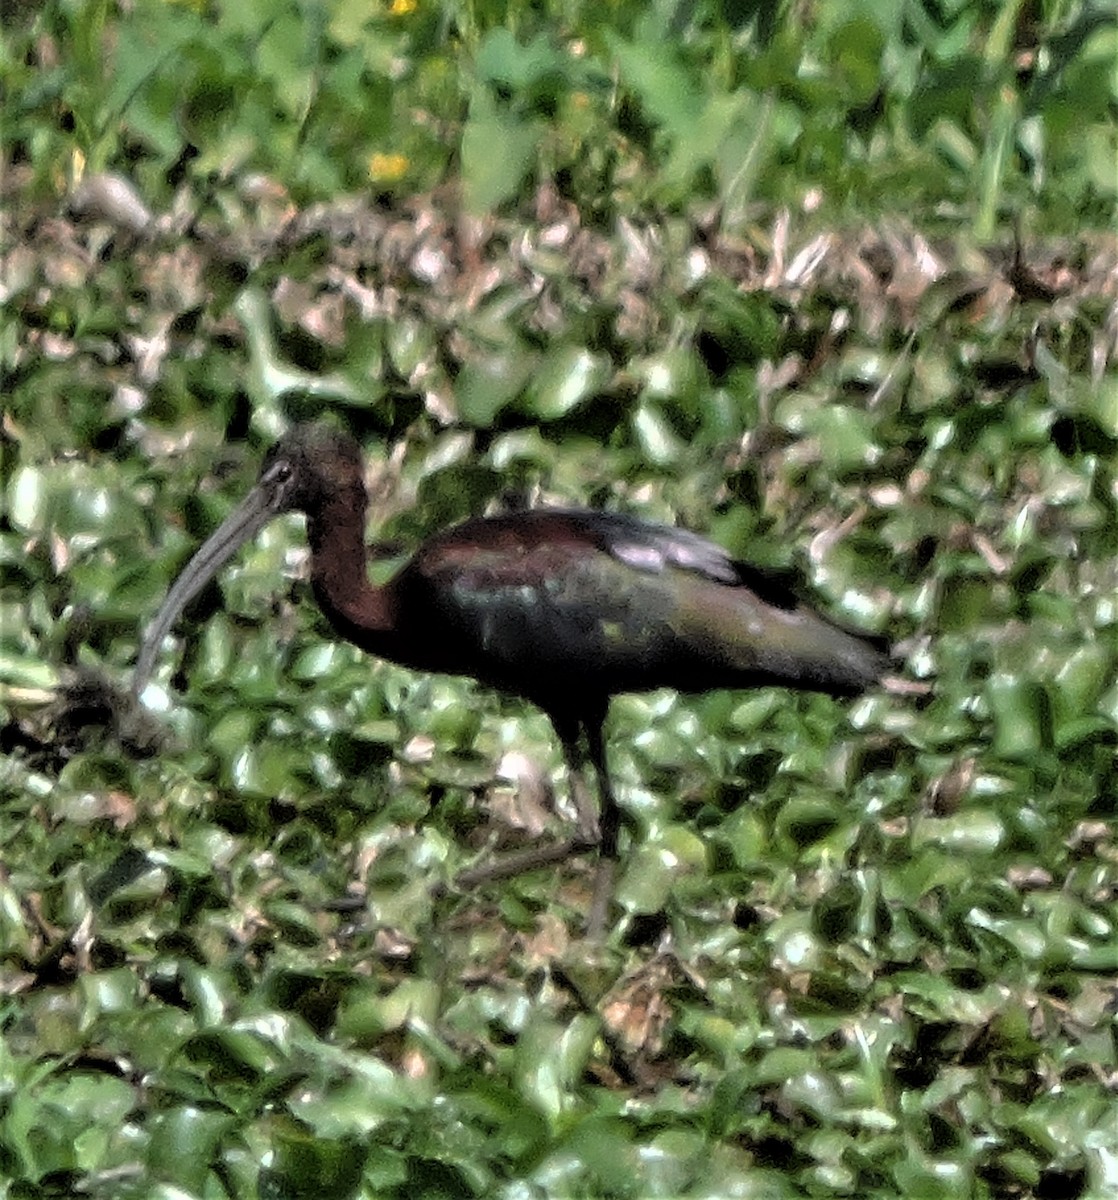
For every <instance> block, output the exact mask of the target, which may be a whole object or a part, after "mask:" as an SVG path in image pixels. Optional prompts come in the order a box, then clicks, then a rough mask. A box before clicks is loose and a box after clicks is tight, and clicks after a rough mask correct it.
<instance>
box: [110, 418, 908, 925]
mask: <svg viewBox="0 0 1118 1200" xmlns="http://www.w3.org/2000/svg"><path fill="white" fill-rule="evenodd" d="M292 511H300V512H302V513H303V514H304V515H305V518H306V534H307V540H308V542H309V545H310V576H311V587H312V591H313V594H314V597H315V600H316V601H317V603H318V606H319V608H320V609H321V611H322V612H323V614H324V615H325V617H326V619H327V620H328V622H329V623H330V625H331V626H332V627H333V629H334V630H335V631H336V633H337V634H338V635H340V636H341V637H342V638H344V639H346V640H347V641H349V642H352V643H353V644H354V645H356V646H358V647H360V648H361V649H362V650H364V651H367V652H368V653H370V654H372V655H375V656H376V657H378V658H381V659H387V660H390V661H392V662H395V663H398V664H400V665H402V666H405V667H409V668H412V669H414V670H417V671H424V672H432V673H442V674H452V675H464V676H471V677H473V678H474V679H476V680H478V681H479V682H481V683H482V684H485V685H488V686H489V687H492V688H495V689H497V690H499V691H502V692H505V693H511V694H513V695H516V696H520V697H522V698H524V699H526V700H528V701H530V702H531V703H533V704H535V705H536V706H538V707H539V708H540V709H542V710H543V712H544V713H545V714H546V715H547V716H548V717H549V718H550V721H551V724H552V726H553V727H554V729H555V732H556V734H557V736H558V739H559V742H560V745H561V747H562V751H563V757H564V760H565V763H566V766H567V769H568V776H569V779H570V783H571V792H572V797H573V799H574V802H575V808H576V812H577V816H578V819H577V833H576V834H575V836H573V837H571V838H568V839H566V840H564V841H562V842H558V843H556V844H555V845H554V846H552V847H541V848H539V849H538V850H536V851H532V850H529V851H525V852H521V853H520V854H518V855H511V856H506V859H505V860H504V861H503V862H500V863H495V864H493V865H492V866H491V867H487V868H479V869H476V870H474V871H470V872H464V873H463V874H462V875H460V876H459V877H458V880H459V882H460V883H463V884H465V885H466V886H472V885H474V884H476V883H479V882H482V881H484V880H488V879H493V878H500V877H503V876H507V875H509V874H513V873H515V872H516V871H518V870H520V869H524V868H525V867H530V866H536V865H543V864H545V863H548V862H557V861H561V860H562V859H563V858H564V857H568V856H570V855H571V854H572V853H576V852H582V851H585V850H590V849H596V850H597V852H598V862H599V866H598V871H597V875H596V880H595V885H594V891H593V898H592V900H591V905H590V910H589V914H588V918H587V928H588V930H589V931H590V932H592V933H594V934H595V935H600V934H601V932H602V929H603V927H604V924H605V921H606V913H607V910H608V905H609V903H610V896H611V894H612V878H613V871H614V864H615V863H616V862H617V861H618V859H619V849H620V847H619V842H620V831H621V825H622V815H623V814H622V810H621V808H620V807H619V805H618V803H617V799H616V796H615V794H614V791H613V787H612V784H611V781H610V775H609V770H608V766H607V760H606V748H605V737H604V726H605V721H606V715H607V712H608V709H609V705H610V701H611V699H612V698H613V697H614V696H615V695H617V694H619V693H623V692H643V691H649V690H652V689H656V688H663V687H667V688H674V689H676V690H678V691H680V692H683V693H701V692H706V691H710V690H713V689H721V688H754V687H761V686H779V687H786V688H793V689H799V690H804V691H811V692H821V693H825V694H828V695H830V696H834V697H852V696H856V695H858V694H860V693H862V692H864V691H866V690H867V689H869V688H872V687H873V686H875V685H876V684H878V683H880V682H881V681H882V680H883V678H884V677H885V675H886V672H887V670H888V667H889V663H890V655H889V650H888V646H887V644H886V642H885V641H884V639H882V638H880V637H876V636H871V635H868V634H863V633H860V632H856V631H853V630H850V629H847V628H845V627H843V626H842V625H841V624H839V623H838V622H836V621H833V620H831V619H829V618H828V617H826V616H824V615H823V614H821V613H820V612H818V611H816V610H815V609H814V608H813V607H812V606H811V605H810V604H809V603H808V602H807V601H805V600H804V599H803V598H802V597H801V595H800V594H799V592H798V590H797V589H796V588H795V587H794V586H792V585H790V583H789V580H788V577H787V575H786V573H784V572H774V571H772V570H769V569H767V568H760V567H757V566H751V565H749V564H748V563H745V562H740V561H738V560H737V559H735V558H733V557H732V556H731V555H730V554H729V553H727V551H726V550H724V549H723V548H722V547H721V546H719V545H717V544H716V543H714V542H712V541H709V540H707V539H706V538H703V537H701V536H699V535H697V534H695V533H692V532H690V531H688V530H685V529H680V528H675V527H672V526H667V525H660V524H653V523H651V522H648V521H645V520H642V519H640V518H638V517H635V516H632V515H628V514H625V513H620V512H609V511H603V510H597V509H578V508H536V509H525V510H521V511H515V512H507V513H502V514H496V515H491V516H480V517H474V518H470V519H467V520H466V521H464V522H462V523H461V524H458V525H455V526H452V527H451V528H449V529H446V530H443V531H441V532H439V533H436V534H434V535H433V536H431V537H429V538H428V539H426V540H425V541H424V542H423V543H422V544H421V545H420V546H419V547H418V548H417V549H416V550H415V551H414V553H413V554H412V556H411V558H410V559H409V560H408V561H407V562H406V563H405V564H404V565H403V566H402V567H400V568H399V570H397V571H396V573H395V574H394V575H392V576H391V578H389V579H388V580H387V582H385V583H382V584H379V585H376V584H373V583H372V582H371V581H370V579H369V575H368V567H369V565H370V562H371V561H374V560H375V558H376V554H375V552H373V551H370V549H369V548H367V546H366V542H365V523H366V516H367V512H368V494H367V491H366V487H365V466H364V460H363V456H362V452H361V448H360V447H359V445H358V444H357V442H356V441H355V440H354V438H353V437H352V436H350V435H349V434H348V433H346V432H344V431H343V430H341V429H340V428H338V427H336V426H335V425H333V424H332V423H330V422H327V421H323V420H319V421H315V422H309V423H301V424H297V425H294V426H292V427H291V428H290V429H289V430H288V432H287V433H285V434H284V435H282V436H281V437H280V438H279V440H277V441H276V442H275V443H274V444H273V445H272V446H271V448H270V449H269V450H268V451H267V453H266V455H265V457H264V460H263V464H262V466H261V469H260V473H259V477H258V479H257V482H256V484H255V486H254V487H253V488H252V489H251V491H250V492H249V493H248V495H247V496H246V497H245V498H244V500H243V501H242V502H241V503H240V504H239V505H238V506H237V507H236V508H235V509H234V510H233V512H232V513H231V514H230V515H229V516H228V517H227V518H226V520H225V521H224V522H222V524H221V525H220V527H219V528H218V529H217V530H216V531H215V532H214V533H213V534H212V535H211V536H210V537H209V538H208V539H206V541H205V542H204V543H203V544H202V546H201V547H200V548H199V549H198V550H197V552H196V553H195V554H194V555H193V557H192V558H191V559H190V560H189V562H188V563H187V565H186V566H185V567H184V568H183V570H182V571H181V572H180V574H179V575H178V577H177V578H176V579H175V581H174V582H173V584H172V586H171V587H170V589H169V591H168V592H167V595H166V597H165V599H164V601H163V604H162V605H161V607H160V608H159V610H158V613H157V614H156V616H155V618H154V620H153V621H152V622H151V624H150V626H149V627H148V629H147V632H146V634H145V636H144V637H143V639H142V642H141V646H140V650H139V653H138V656H137V661H136V666H135V671H134V675H133V682H132V693H133V696H134V697H136V698H137V699H138V698H139V697H140V696H141V694H142V693H143V691H144V690H145V688H146V686H147V684H148V682H149V680H150V678H151V675H152V672H153V670H154V667H155V664H156V661H157V658H158V655H159V651H160V648H161V646H162V643H163V640H164V638H165V637H166V635H167V634H168V633H169V632H170V631H171V629H172V628H173V626H174V623H175V621H176V620H177V618H178V616H179V614H180V613H181V612H182V610H183V609H184V608H185V606H186V605H187V604H188V603H189V602H190V600H191V599H192V598H193V597H194V596H195V595H197V593H198V592H199V591H200V590H201V589H202V588H203V587H204V586H205V585H206V584H207V583H208V582H209V581H210V580H211V579H212V578H213V577H214V576H215V575H216V574H217V572H218V571H219V570H220V569H221V567H222V566H223V565H224V564H225V563H226V562H227V561H228V560H229V559H230V558H231V557H232V556H233V555H234V554H235V553H236V551H237V550H238V549H239V548H240V547H241V546H243V545H244V544H245V543H246V542H248V541H250V540H251V539H252V538H253V537H255V535H256V534H257V533H258V532H259V531H260V530H261V529H262V528H263V527H264V526H265V525H266V524H267V523H268V522H269V521H271V520H272V519H273V518H274V517H277V516H279V515H280V514H282V513H287V512H292ZM587 764H589V765H590V766H591V767H592V768H593V770H594V773H595V776H596V783H597V791H598V811H597V815H596V817H595V814H594V812H593V809H592V807H591V806H590V804H589V801H588V799H587V795H586V783H585V777H584V773H585V770H586V767H587Z"/></svg>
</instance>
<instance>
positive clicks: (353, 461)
mask: <svg viewBox="0 0 1118 1200" xmlns="http://www.w3.org/2000/svg"><path fill="white" fill-rule="evenodd" d="M336 499H345V500H348V501H349V502H351V503H353V504H358V505H360V506H363V505H364V503H365V483H364V467H363V464H362V461H361V451H360V449H359V448H358V446H357V443H356V442H355V441H354V440H353V439H352V438H351V437H350V436H349V435H348V434H345V433H342V432H341V431H340V430H337V429H335V428H333V427H332V426H330V425H327V424H324V423H321V422H316V423H313V424H306V425H296V426H295V427H294V428H292V429H291V430H290V431H289V432H288V433H286V434H284V436H283V437H281V438H280V439H279V441H278V442H276V443H275V445H273V446H272V448H271V449H270V450H269V451H268V453H267V455H266V456H265V458H264V463H263V466H262V467H261V468H260V475H259V477H258V478H257V480H256V484H255V485H254V486H253V488H252V490H251V491H250V492H249V494H248V495H247V496H246V497H245V498H244V499H243V500H242V501H241V503H240V504H238V505H237V507H236V508H235V509H234V510H233V511H232V512H231V513H230V514H229V516H228V517H226V518H225V520H224V521H223V522H222V523H221V525H219V526H218V528H217V529H216V530H215V531H214V532H213V533H212V534H211V535H210V536H209V537H208V538H207V539H206V541H205V542H203V543H202V545H201V547H199V549H198V550H197V551H196V553H195V554H194V557H193V558H191V560H190V561H189V562H188V563H187V564H186V566H185V567H184V568H183V569H182V571H181V572H180V574H179V576H178V578H177V579H176V580H175V582H174V583H173V584H172V585H171V588H170V590H169V591H168V593H167V597H166V599H165V600H164V601H163V605H162V607H161V608H160V610H159V612H158V613H157V614H156V617H155V620H154V621H152V623H151V626H150V627H149V629H148V631H147V634H146V635H145V637H144V640H143V643H142V645H141V646H140V654H139V657H138V658H137V660H136V671H135V674H134V676H133V679H132V693H133V695H135V696H139V695H140V693H141V692H142V691H143V690H144V688H145V687H146V686H147V682H148V679H149V678H150V677H151V672H152V668H153V667H154V666H155V658H156V655H157V654H158V652H159V647H160V644H161V643H162V641H163V638H164V637H165V636H166V635H167V633H168V631H169V630H170V628H171V626H172V625H173V624H174V623H175V621H176V620H177V619H178V616H179V614H180V613H181V612H182V610H183V609H184V608H185V607H186V606H187V605H188V604H189V603H190V601H191V600H193V599H194V597H195V596H196V595H197V594H198V593H199V592H200V591H201V590H202V588H204V587H205V586H206V584H207V583H209V581H210V580H211V579H212V578H213V577H214V576H215V575H216V574H217V572H218V571H219V570H220V569H221V568H222V567H223V566H224V565H225V563H226V562H228V560H229V559H230V558H232V556H233V555H234V554H235V553H236V552H237V551H238V550H239V549H240V548H241V547H242V546H243V545H244V544H245V543H246V542H248V541H251V540H252V538H254V537H255V536H256V535H257V533H259V532H260V530H261V529H263V528H264V526H265V525H267V524H268V522H269V521H271V520H272V519H273V518H274V517H278V516H279V515H280V514H281V513H285V512H296V511H298V512H305V513H308V514H310V515H312V516H313V515H314V514H316V513H318V512H320V511H321V510H322V509H323V507H324V506H325V505H326V503H327V502H328V501H330V500H336Z"/></svg>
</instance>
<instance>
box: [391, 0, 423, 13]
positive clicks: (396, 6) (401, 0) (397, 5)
mask: <svg viewBox="0 0 1118 1200" xmlns="http://www.w3.org/2000/svg"><path fill="white" fill-rule="evenodd" d="M418 7H419V0H392V3H391V4H390V5H389V6H388V11H389V12H390V13H391V14H392V15H393V16H394V17H406V16H407V15H408V13H413V12H415V10H416V9H417V8H418Z"/></svg>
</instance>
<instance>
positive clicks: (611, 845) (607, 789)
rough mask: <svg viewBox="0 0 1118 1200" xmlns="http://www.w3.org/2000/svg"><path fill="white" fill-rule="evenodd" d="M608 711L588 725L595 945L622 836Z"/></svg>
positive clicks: (591, 932)
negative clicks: (593, 793) (593, 782)
mask: <svg viewBox="0 0 1118 1200" xmlns="http://www.w3.org/2000/svg"><path fill="white" fill-rule="evenodd" d="M605 716H606V713H605V708H603V709H602V710H601V712H600V713H599V714H598V715H597V718H596V719H589V720H587V721H586V722H585V724H584V726H583V727H584V728H585V730H586V741H587V746H588V748H589V751H590V761H591V762H592V763H593V764H594V772H595V774H596V775H597V777H598V802H599V814H598V833H599V835H600V840H599V842H598V867H597V870H596V871H595V873H594V894H593V897H592V899H591V901H590V912H589V914H588V916H587V918H586V933H587V936H588V937H589V938H590V939H591V940H592V941H600V940H601V939H602V937H603V936H604V935H605V931H606V922H607V920H608V918H609V905H610V901H611V900H612V899H613V883H614V875H615V874H616V867H617V858H618V835H619V834H620V832H621V809H620V808H618V806H617V799H616V797H615V796H614V794H613V786H612V784H611V783H610V780H609V771H608V769H607V767H606V746H605V739H604V738H603V736H602V723H603V722H604V720H605Z"/></svg>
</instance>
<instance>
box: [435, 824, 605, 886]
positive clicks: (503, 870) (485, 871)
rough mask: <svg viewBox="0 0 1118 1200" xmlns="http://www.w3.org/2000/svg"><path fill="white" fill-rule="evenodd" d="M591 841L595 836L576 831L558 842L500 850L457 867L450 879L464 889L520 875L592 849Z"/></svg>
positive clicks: (594, 843)
mask: <svg viewBox="0 0 1118 1200" xmlns="http://www.w3.org/2000/svg"><path fill="white" fill-rule="evenodd" d="M595 845H597V838H596V837H595V838H592V839H587V838H585V837H583V836H582V834H581V833H580V834H577V835H576V836H575V837H570V838H564V839H563V840H562V841H561V842H552V843H550V844H548V845H546V846H529V847H528V848H527V849H526V850H516V851H514V852H512V853H511V854H502V855H500V857H498V858H494V859H492V860H491V861H490V862H487V863H483V864H482V865H481V866H478V867H469V868H467V869H466V870H465V871H459V872H458V874H457V875H456V876H455V877H454V883H455V886H456V887H459V888H462V889H463V890H468V889H469V888H475V887H478V886H479V885H481V884H483V883H492V882H494V881H495V880H498V879H511V878H512V877H513V876H514V875H523V874H524V873H525V872H526V871H535V870H536V869H537V868H539V867H550V866H553V865H554V864H555V863H561V862H566V861H567V860H568V859H570V858H574V857H575V855H577V854H583V853H585V852H586V851H587V850H592V849H593V848H594V846H595Z"/></svg>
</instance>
